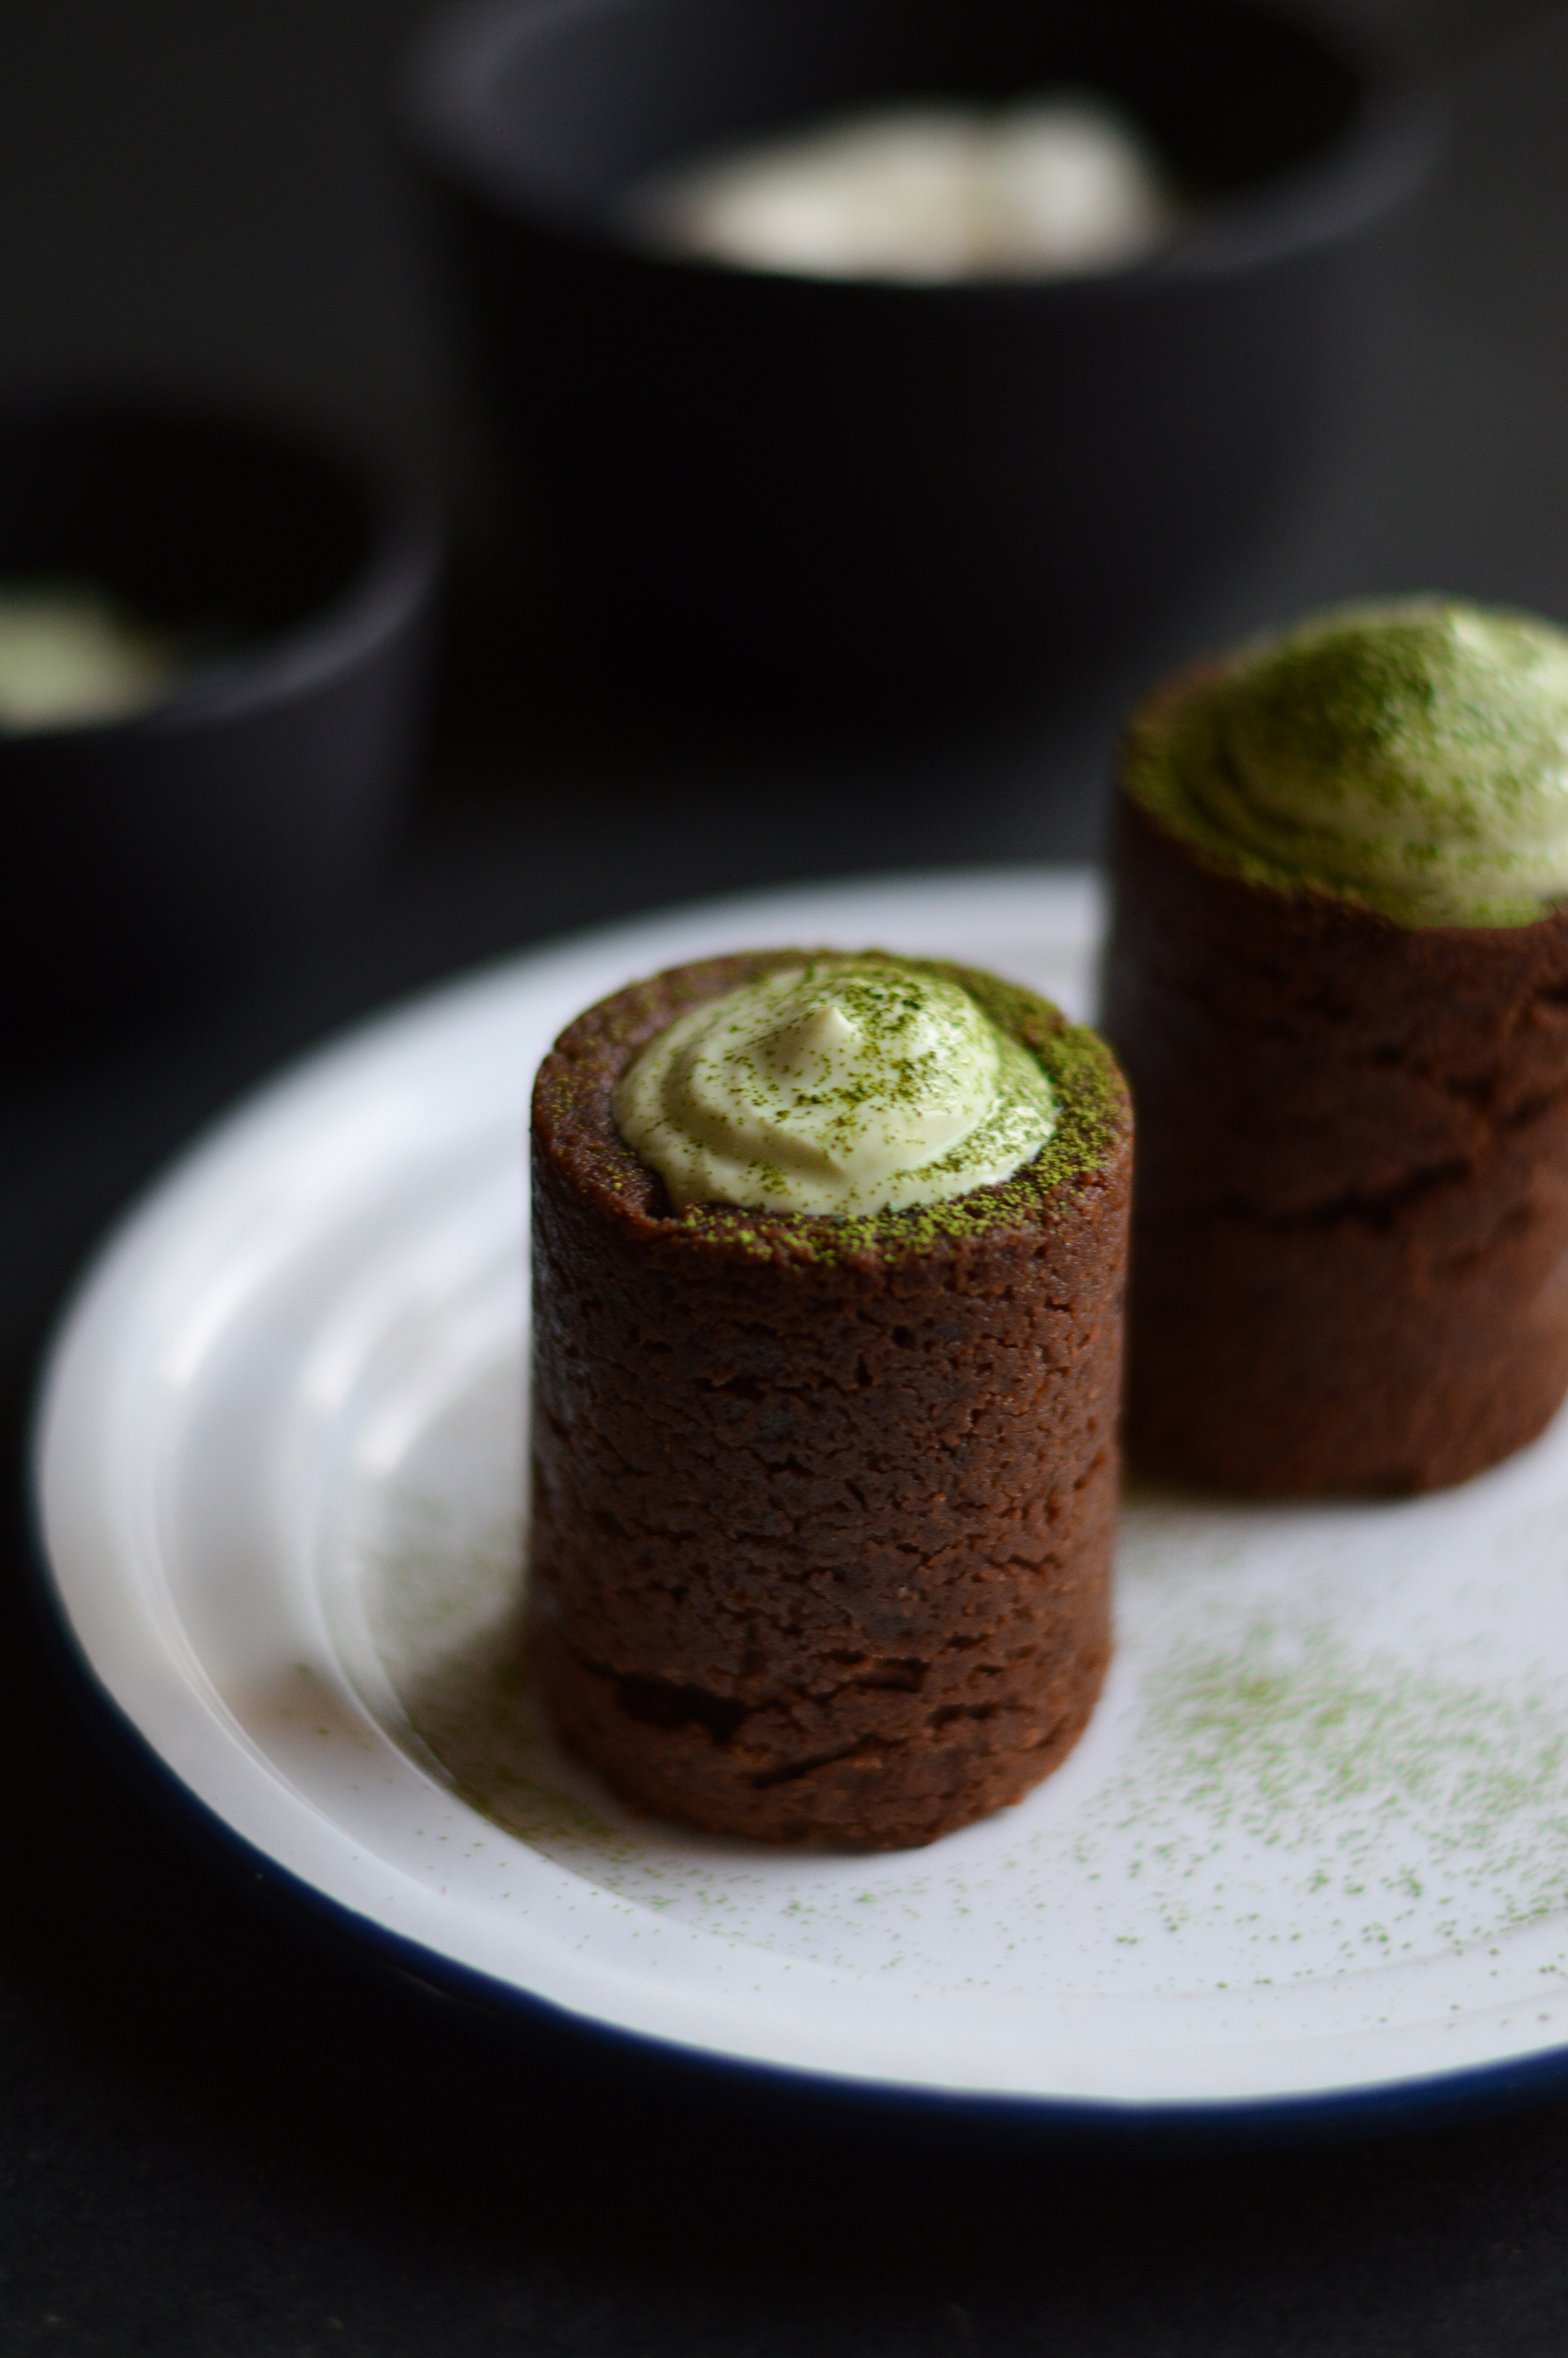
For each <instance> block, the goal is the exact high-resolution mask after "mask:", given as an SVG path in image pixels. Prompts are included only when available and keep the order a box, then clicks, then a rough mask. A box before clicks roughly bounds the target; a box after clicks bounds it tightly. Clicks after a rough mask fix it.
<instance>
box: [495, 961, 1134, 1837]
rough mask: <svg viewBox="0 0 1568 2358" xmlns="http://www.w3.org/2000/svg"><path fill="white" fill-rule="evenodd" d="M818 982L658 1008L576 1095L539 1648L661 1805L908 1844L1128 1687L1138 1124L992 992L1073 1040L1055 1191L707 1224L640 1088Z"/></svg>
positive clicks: (606, 1769)
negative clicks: (685, 1040)
mask: <svg viewBox="0 0 1568 2358" xmlns="http://www.w3.org/2000/svg"><path fill="white" fill-rule="evenodd" d="M801 955H802V954H800V953H781V954H777V955H774V956H771V957H751V958H741V959H730V960H708V961H705V962H704V963H703V964H702V965H701V966H700V967H695V968H680V969H676V970H675V971H674V972H673V973H672V974H670V975H667V976H662V977H659V978H656V979H655V980H654V983H652V984H649V985H643V986H640V987H638V989H637V990H633V991H631V992H626V993H622V994H620V995H619V996H618V997H617V998H616V999H614V1000H611V1001H606V1002H604V1004H603V1005H602V1006H601V1007H600V1008H597V1009H593V1010H590V1011H589V1013H588V1014H587V1015H585V1016H584V1017H582V1018H581V1019H579V1022H578V1023H576V1024H574V1025H573V1026H572V1027H570V1029H569V1030H568V1032H567V1033H564V1034H563V1035H562V1038H561V1040H560V1041H559V1042H558V1043H557V1049H556V1051H555V1052H554V1055H552V1057H551V1058H550V1059H548V1060H546V1066H545V1068H544V1070H543V1071H542V1073H541V1076H540V1082H539V1087H538V1090H537V1092H536V1095H535V1127H534V1172H535V1247H534V1249H535V1399H534V1409H533V1417H534V1484H535V1491H534V1535H533V1543H532V1574H531V1580H532V1587H531V1598H532V1604H531V1634H530V1644H531V1647H532V1649H533V1651H534V1655H535V1663H536V1667H537V1671H538V1675H539V1678H540V1682H541V1684H542V1688H543V1691H544V1694H545V1697H546V1704H547V1706H548V1709H549V1711H550V1713H551V1715H552V1717H553V1719H554V1722H555V1725H556V1726H557V1730H558V1732H559V1733H560V1735H561V1736H562V1737H563V1739H564V1741H565V1742H566V1743H567V1745H568V1747H570V1748H571V1749H572V1750H574V1751H576V1752H578V1753H579V1754H580V1755H581V1756H582V1757H583V1758H586V1759H588V1760H589V1762H591V1763H592V1765H594V1766H595V1767H596V1768H598V1769H599V1770H600V1773H601V1774H603V1775H604V1776H605V1777H606V1779H608V1781H609V1782H610V1783H611V1785H612V1786H614V1787H615V1788H616V1790H618V1791H619V1792H621V1793H622V1796H623V1797H625V1798H626V1799H628V1800H630V1801H633V1802H634V1803H636V1804H637V1805H639V1806H641V1807H643V1808H644V1809H647V1810H650V1811H653V1812H657V1813H659V1814H662V1815H666V1816H670V1817H674V1818H676V1819H679V1820H681V1821H683V1822H685V1823H688V1824H692V1825H696V1826H699V1827H703V1828H706V1829H708V1830H711V1831H716V1832H722V1833H738V1834H747V1835H751V1836H752V1837H754V1838H757V1839H762V1840H765V1841H806V1840H816V1841H824V1842H829V1843H841V1844H849V1845H853V1846H857V1847H873V1848H881V1847H892V1846H897V1845H902V1844H913V1843H922V1842H926V1841H930V1840H931V1839H933V1838H934V1837H935V1835H937V1834H939V1833H945V1832H946V1831H948V1830H949V1829H950V1828H952V1827H954V1826H957V1825H960V1824H963V1823H967V1822H968V1821H969V1820H970V1819H972V1818H975V1817H978V1816H979V1815H981V1814H983V1813H984V1812H987V1811H989V1810H991V1809H994V1808H996V1807H998V1806H999V1805H1000V1803H1002V1802H1005V1801H1015V1800H1017V1799H1019V1798H1020V1796H1021V1795H1022V1793H1023V1792H1025V1791H1026V1790H1028V1789H1029V1787H1030V1786H1031V1785H1033V1784H1034V1783H1035V1782H1037V1781H1038V1779H1040V1778H1041V1777H1042V1776H1044V1774H1045V1773H1046V1772H1047V1771H1048V1769H1050V1768H1052V1767H1054V1765H1055V1763H1056V1761H1057V1760H1058V1759H1060V1758H1062V1757H1063V1756H1064V1755H1065V1752H1066V1751H1067V1749H1068V1748H1069V1747H1071V1745H1072V1744H1073V1742H1074V1741H1075V1740H1076V1737H1077V1736H1078V1734H1079V1733H1080V1732H1081V1730H1082V1727H1083V1725H1084V1724H1085V1722H1086V1720H1087V1715H1088V1713H1089V1710H1090V1708H1091V1707H1092V1705H1093V1703H1094V1700H1095V1697H1096V1695H1097V1693H1098V1689H1099V1685H1100V1682H1101V1680H1102V1678H1103V1675H1104V1671H1105V1665H1106V1661H1107V1659H1108V1651H1109V1639H1110V1630H1109V1573H1110V1559H1111V1549H1112V1543H1113V1538H1114V1521H1115V1503H1116V1479H1117V1452H1116V1437H1115V1425H1116V1412H1117V1405H1118V1395H1119V1378H1120V1325H1121V1293H1122V1286H1123V1280H1124V1271H1125V1234H1126V1217H1127V1204H1128V1193H1129V1179H1130V1135H1129V1128H1130V1126H1129V1120H1128V1113H1127V1107H1126V1098H1125V1092H1124V1090H1123V1087H1122V1085H1121V1082H1120V1078H1119V1075H1118V1074H1117V1072H1116V1068H1115V1066H1114V1065H1113V1063H1112V1061H1111V1059H1110V1058H1109V1056H1108V1055H1107V1053H1106V1051H1105V1050H1104V1048H1103V1047H1102V1046H1101V1045H1100V1044H1099V1043H1098V1042H1096V1041H1093V1040H1092V1037H1091V1035H1088V1034H1086V1033H1077V1032H1074V1031H1072V1030H1071V1029H1070V1027H1067V1026H1065V1025H1064V1024H1063V1023H1062V1022H1061V1019H1060V1018H1059V1017H1058V1016H1056V1015H1055V1013H1054V1011H1053V1010H1050V1009H1048V1008H1046V1007H1045V1005H1044V1002H1043V1001H1037V1000H1034V999H1033V996H1032V995H1031V994H1028V993H1022V992H1015V991H1010V990H1007V989H1006V987H1004V986H1000V985H997V984H995V983H992V982H991V981H990V980H989V978H985V977H973V976H968V975H966V974H963V973H962V972H961V971H959V972H958V979H960V980H962V981H964V982H965V983H966V984H967V985H968V987H970V988H971V989H972V990H974V991H975V994H976V996H977V997H981V1003H982V1004H983V1005H987V1008H988V1012H990V1013H992V1014H993V1016H994V1018H995V1020H998V1021H1006V1022H1009V1023H1010V1027H1011V1028H1012V1029H1013V1030H1014V1032H1015V1036H1021V1037H1023V1038H1025V1039H1026V1041H1028V1043H1029V1044H1031V1045H1032V1046H1033V1045H1035V1039H1034V1036H1033V1035H1034V1034H1038V1044H1039V1050H1040V1053H1041V1060H1042V1062H1043V1064H1044V1065H1045V1067H1046V1069H1047V1071H1048V1072H1051V1073H1052V1074H1053V1079H1054V1086H1055V1087H1057V1088H1058V1092H1059V1096H1060V1098H1061V1100H1062V1104H1063V1112H1062V1119H1061V1121H1060V1123H1059V1130H1058V1135H1057V1137H1056V1138H1055V1139H1054V1140H1053V1141H1052V1147H1051V1148H1048V1149H1047V1153H1048V1154H1051V1153H1052V1150H1053V1149H1054V1150H1055V1151H1054V1156H1053V1160H1052V1162H1051V1164H1050V1166H1049V1170H1048V1171H1044V1170H1043V1171H1041V1172H1036V1173H1034V1174H1033V1176H1032V1177H1030V1178H1028V1179H1026V1180H1022V1182H1021V1181H1014V1182H1009V1183H1004V1185H1003V1186H1002V1187H1001V1188H999V1189H980V1190H977V1191H975V1194H974V1195H973V1196H972V1197H970V1198H963V1199H959V1202H960V1204H967V1205H968V1206H969V1211H968V1214H966V1213H965V1212H963V1211H961V1210H959V1209H957V1208H952V1209H948V1208H946V1207H945V1208H944V1211H943V1217H940V1218H936V1217H933V1216H932V1207H924V1208H923V1209H921V1210H920V1211H916V1212H911V1213H904V1214H898V1215H883V1216H880V1217H879V1218H878V1219H877V1220H875V1221H871V1222H858V1223H842V1222H838V1221H835V1220H828V1219H821V1218H806V1217H800V1216H789V1215H782V1214H774V1215H766V1214H758V1213H740V1212H725V1211H718V1210H715V1209H713V1208H711V1207H709V1208H707V1209H704V1210H703V1211H701V1212H700V1213H697V1214H691V1213H688V1214H687V1215H685V1216H683V1217H676V1216H674V1215H673V1214H672V1213H671V1211H670V1208H669V1206H668V1202H667V1199H666V1198H665V1195H664V1190H663V1187H662V1184H661V1183H660V1182H659V1181H658V1180H657V1179H655V1178H654V1175H653V1174H651V1173H649V1172H648V1171H646V1170H645V1169H644V1168H643V1166H642V1165H641V1164H640V1163H637V1161H636V1160H635V1158H634V1157H633V1156H632V1155H631V1153H630V1152H628V1150H627V1149H626V1148H625V1147H624V1146H623V1145H622V1142H621V1141H620V1139H619V1136H618V1134H617V1133H616V1131H615V1128H614V1123H613V1118H612V1115H611V1092H612V1090H613V1087H614V1085H615V1082H616V1080H617V1079H618V1078H619V1076H620V1075H621V1073H622V1071H623V1070H624V1069H625V1067H626V1065H628V1064H629V1063H630V1061H631V1059H632V1057H633V1055H635V1054H636V1052H637V1050H638V1048H639V1047H640V1046H641V1045H642V1044H643V1043H644V1042H645V1041H646V1040H647V1039H649V1038H651V1037H653V1036H654V1033H655V1032H656V1031H658V1030H659V1029H662V1028H663V1026H664V1025H665V1023H667V1022H670V1021H671V1020H673V1018H674V1016H675V1015H676V1014H677V1013H679V1012H681V1011H684V1009H685V1008H686V1007H687V1006H691V1005H695V1004H697V1002H698V1001H699V1000H701V999H702V998H704V997H709V998H711V997H717V996H718V995H719V993H720V992H721V991H724V990H730V989H733V988H735V987H736V986H737V985H738V984H740V983H741V982H744V981H747V980H750V979H753V978H754V977H755V976H757V975H758V974H760V973H762V972H766V971H768V970H769V969H770V968H773V967H776V966H777V965H779V964H781V963H783V962H784V960H785V959H786V958H789V957H793V958H795V959H797V960H798V958H799V957H800V956H801ZM947 971H949V972H954V971H957V970H952V969H949V970H947ZM988 991H989V994H990V1003H989V1004H988V1001H987V1000H986V998H984V997H982V996H981V994H982V993H983V992H988ZM1058 1076H1060V1077H1058ZM1042 1160H1043V1162H1044V1158H1043V1159H1042ZM1052 1174H1054V1175H1052Z"/></svg>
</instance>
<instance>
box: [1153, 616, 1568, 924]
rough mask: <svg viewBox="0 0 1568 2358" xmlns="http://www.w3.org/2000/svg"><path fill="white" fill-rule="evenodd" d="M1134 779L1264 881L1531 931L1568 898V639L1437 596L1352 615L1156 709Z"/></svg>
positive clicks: (1203, 846)
mask: <svg viewBox="0 0 1568 2358" xmlns="http://www.w3.org/2000/svg"><path fill="white" fill-rule="evenodd" d="M1123 776H1124V782H1125V784H1126V786H1127V790H1128V792H1129V793H1130V795H1132V797H1133V799H1134V800H1135V801H1136V802H1138V803H1139V804H1141V806H1142V807H1143V808H1144V809H1145V810H1147V811H1148V812H1149V813H1150V814H1151V815H1152V817H1155V818H1156V819H1157V820H1159V821H1160V822H1161V823H1162V825H1163V826H1165V827H1168V828H1169V829H1170V830H1171V831H1172V832H1173V833H1175V834H1177V835H1180V836H1181V837H1183V838H1184V839H1185V840H1186V841H1187V842H1189V843H1191V844H1194V845H1195V846H1196V847H1197V848H1198V849H1200V850H1201V851H1203V852H1204V853H1205V854H1206V855H1207V856H1208V857H1209V858H1210V859H1211V860H1215V861H1216V862H1217V864H1218V865H1220V866H1222V867H1225V868H1227V869H1228V870H1229V871H1232V872H1233V873H1235V874H1237V875H1239V876H1241V877H1243V878H1245V879H1246V880H1247V881H1248V882H1250V883H1254V884H1260V885H1264V886H1268V887H1271V888H1272V889H1273V890H1275V891H1277V892H1302V891H1303V890H1306V891H1317V892H1328V893H1330V894H1333V895H1335V896H1336V897H1337V898H1339V899H1342V900H1346V901H1349V902H1352V903H1357V905H1360V906H1362V907H1365V908H1368V909H1371V910H1374V911H1376V912H1377V913H1379V914H1381V915H1383V916H1385V917H1389V918H1391V919H1392V920H1393V921H1394V922H1395V923H1396V924H1398V925H1530V924H1532V923H1533V922H1534V921H1535V920H1536V919H1538V918H1540V917H1541V916H1542V915H1544V914H1546V913H1547V912H1548V910H1549V909H1550V908H1551V907H1552V906H1553V905H1554V904H1555V903H1557V902H1559V901H1560V900H1562V899H1563V898H1564V897H1565V896H1568V634H1565V633H1563V632H1562V631H1559V630H1557V629H1556V628H1554V627H1553V626H1552V624H1551V623H1548V622H1540V621H1537V620H1535V619H1534V618H1532V617H1531V616H1529V615H1524V614H1511V613H1505V612H1500V611H1492V610H1487V609H1486V608H1482V607H1477V606H1468V605H1462V604H1457V603H1454V602H1453V601H1449V600H1438V599H1409V600H1400V601H1398V602H1395V603H1390V604H1386V605H1377V606H1353V607H1346V608H1342V609H1340V610H1338V611H1335V612H1332V613H1329V614H1326V615H1322V616H1318V617H1316V618H1315V619H1314V620H1313V621H1311V622H1305V623H1303V624H1302V625H1301V626H1300V627H1299V628H1298V629H1296V630H1293V631H1291V632H1288V633H1285V634H1284V635H1283V636H1281V637H1279V638H1274V639H1271V640H1266V641H1263V642H1260V643H1259V644H1256V645H1254V646H1252V647H1250V648H1249V649H1246V650H1244V651H1243V652H1242V653H1241V654H1238V655H1237V656H1236V657H1234V658H1233V659H1232V660H1230V661H1229V662H1227V663H1226V664H1224V665H1221V666H1219V667H1217V669H1215V670H1214V671H1212V672H1210V673H1208V674H1206V675H1199V676H1197V680H1196V685H1195V686H1190V685H1189V684H1188V683H1185V682H1184V683H1180V684H1179V686H1178V691H1177V692H1176V693H1175V694H1167V695H1164V696H1160V697H1156V698H1153V699H1152V701H1151V703H1150V704H1148V705H1146V706H1145V707H1144V708H1143V710H1142V711H1141V713H1140V714H1139V715H1138V716H1137V717H1136V719H1134V721H1133V723H1132V726H1131V729H1130V732H1129V739H1128V746H1127V753H1126V760H1125V764H1124V771H1123Z"/></svg>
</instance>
